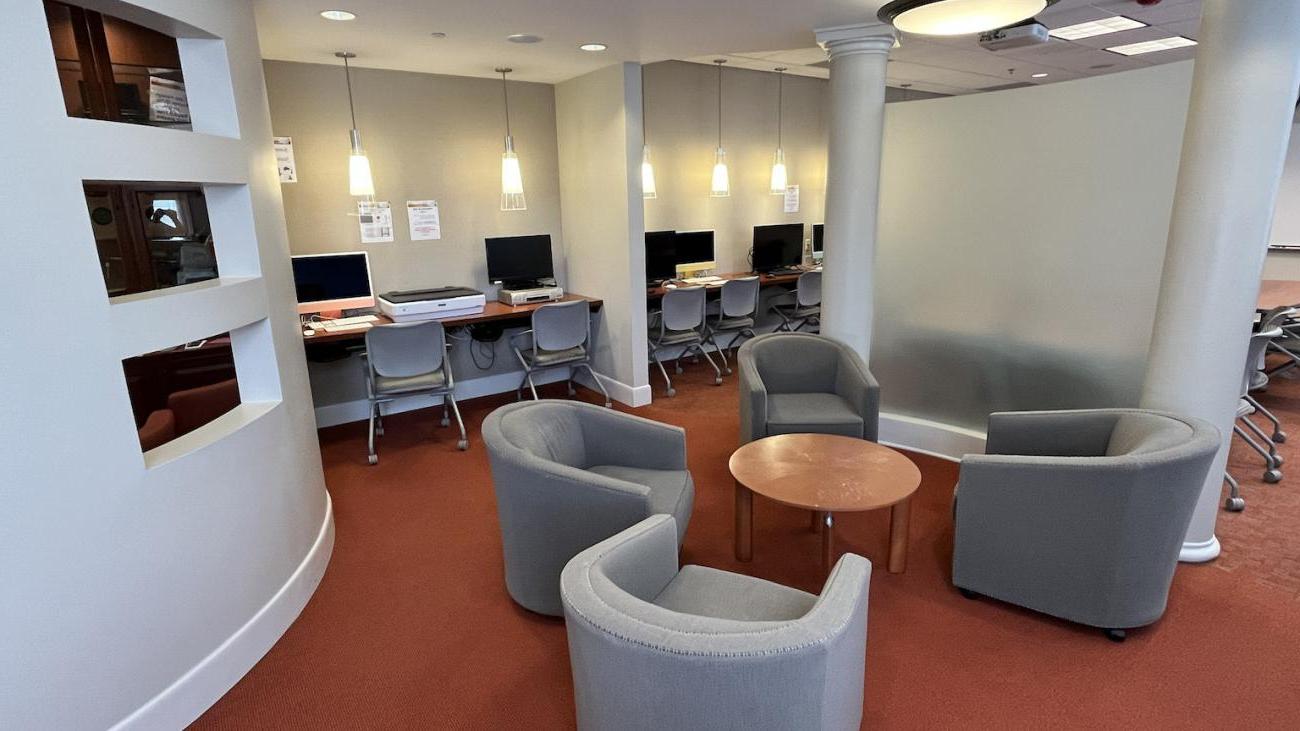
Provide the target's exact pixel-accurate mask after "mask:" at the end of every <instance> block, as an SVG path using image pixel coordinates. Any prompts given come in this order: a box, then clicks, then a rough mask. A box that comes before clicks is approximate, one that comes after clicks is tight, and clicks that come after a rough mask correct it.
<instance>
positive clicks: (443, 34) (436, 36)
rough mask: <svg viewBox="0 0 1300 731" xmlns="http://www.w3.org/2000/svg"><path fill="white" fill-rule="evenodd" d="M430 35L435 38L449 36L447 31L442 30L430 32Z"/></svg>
mask: <svg viewBox="0 0 1300 731" xmlns="http://www.w3.org/2000/svg"><path fill="white" fill-rule="evenodd" d="M429 35H430V36H433V37H434V38H446V37H447V34H446V33H443V32H442V31H440V30H435V31H434V32H432V33H430V34H429Z"/></svg>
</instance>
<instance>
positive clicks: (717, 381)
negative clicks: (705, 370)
mask: <svg viewBox="0 0 1300 731" xmlns="http://www.w3.org/2000/svg"><path fill="white" fill-rule="evenodd" d="M713 385H715V386H721V385H722V376H715V377H714V378H713Z"/></svg>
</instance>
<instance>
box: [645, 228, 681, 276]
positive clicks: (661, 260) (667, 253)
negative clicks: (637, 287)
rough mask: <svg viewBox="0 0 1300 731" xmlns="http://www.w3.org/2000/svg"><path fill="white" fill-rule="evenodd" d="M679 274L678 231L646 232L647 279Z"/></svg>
mask: <svg viewBox="0 0 1300 731" xmlns="http://www.w3.org/2000/svg"><path fill="white" fill-rule="evenodd" d="M675 276H677V232H676V231H646V232H645V278H646V281H659V280H663V279H672V278H673V277H675Z"/></svg>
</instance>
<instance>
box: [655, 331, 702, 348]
mask: <svg viewBox="0 0 1300 731" xmlns="http://www.w3.org/2000/svg"><path fill="white" fill-rule="evenodd" d="M650 342H652V343H656V344H658V345H681V344H682V343H698V342H700V333H699V332H698V331H696V330H665V331H664V334H663V337H662V338H660V337H659V331H658V330H651V331H650Z"/></svg>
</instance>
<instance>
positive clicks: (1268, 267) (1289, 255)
mask: <svg viewBox="0 0 1300 731" xmlns="http://www.w3.org/2000/svg"><path fill="white" fill-rule="evenodd" d="M1268 241H1269V243H1270V244H1282V245H1286V246H1300V124H1297V125H1295V126H1293V127H1292V128H1291V147H1290V149H1288V150H1287V155H1286V168H1285V169H1284V170H1283V171H1282V181H1281V184H1280V185H1279V186H1278V190H1277V209H1276V210H1275V211H1274V213H1273V232H1272V234H1271V235H1270V237H1269V240H1268ZM1264 278H1265V279H1289V280H1297V279H1300V251H1270V252H1268V259H1267V260H1266V261H1265V262H1264Z"/></svg>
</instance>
